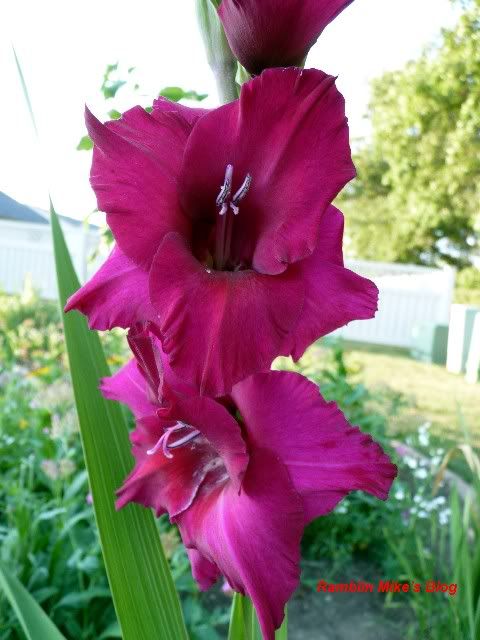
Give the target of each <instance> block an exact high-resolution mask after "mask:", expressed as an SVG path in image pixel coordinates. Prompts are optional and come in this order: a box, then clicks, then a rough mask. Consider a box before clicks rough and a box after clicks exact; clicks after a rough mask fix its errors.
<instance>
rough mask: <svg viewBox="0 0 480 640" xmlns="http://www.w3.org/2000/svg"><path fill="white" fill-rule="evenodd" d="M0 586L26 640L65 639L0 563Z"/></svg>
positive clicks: (19, 583)
mask: <svg viewBox="0 0 480 640" xmlns="http://www.w3.org/2000/svg"><path fill="white" fill-rule="evenodd" d="M0 587H1V589H2V591H3V592H4V593H5V595H6V597H7V600H8V601H9V602H10V604H11V606H12V608H13V610H14V611H15V613H16V615H17V618H18V620H19V622H20V624H21V625H22V629H23V631H24V632H25V635H26V636H27V638H28V640H65V636H63V635H62V634H61V633H60V631H59V630H58V629H57V627H56V626H55V625H54V624H53V622H52V621H51V620H50V618H49V617H48V616H47V614H46V613H45V611H44V610H43V609H42V608H41V607H40V605H39V604H38V603H37V602H36V600H35V599H34V598H33V597H32V596H31V595H30V594H29V593H28V591H27V590H26V589H25V587H24V586H23V585H22V584H21V582H19V580H17V578H15V576H13V575H11V574H10V573H9V572H8V571H7V570H6V569H5V568H4V567H3V566H1V565H0Z"/></svg>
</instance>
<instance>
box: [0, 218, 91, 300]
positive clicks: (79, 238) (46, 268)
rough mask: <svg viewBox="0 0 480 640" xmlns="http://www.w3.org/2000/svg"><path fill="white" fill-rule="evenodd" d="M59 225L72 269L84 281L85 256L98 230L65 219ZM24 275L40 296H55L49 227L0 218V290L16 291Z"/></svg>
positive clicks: (55, 285)
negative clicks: (69, 255)
mask: <svg viewBox="0 0 480 640" xmlns="http://www.w3.org/2000/svg"><path fill="white" fill-rule="evenodd" d="M62 228H63V232H64V234H65V239H66V241H67V244H68V248H69V250H70V253H71V256H72V260H73V263H74V265H75V270H76V271H77V274H78V276H79V278H80V280H81V281H84V280H85V279H86V277H87V275H88V273H90V272H91V268H90V267H89V266H88V265H87V257H88V256H89V255H90V254H91V252H92V250H93V248H94V247H95V246H96V244H97V243H98V233H97V232H95V231H87V230H86V229H85V228H84V227H83V225H74V224H71V223H69V222H68V221H62ZM27 277H29V278H30V279H31V281H32V284H33V286H34V287H35V289H36V290H38V291H39V293H40V294H41V296H42V297H44V298H50V299H54V298H56V297H57V284H56V275H55V263H54V257H53V246H52V239H51V231H50V226H49V225H46V224H45V225H44V224H33V223H18V222H13V221H9V220H0V290H2V291H6V292H7V293H19V292H20V291H22V289H23V287H24V283H25V279H26V278H27Z"/></svg>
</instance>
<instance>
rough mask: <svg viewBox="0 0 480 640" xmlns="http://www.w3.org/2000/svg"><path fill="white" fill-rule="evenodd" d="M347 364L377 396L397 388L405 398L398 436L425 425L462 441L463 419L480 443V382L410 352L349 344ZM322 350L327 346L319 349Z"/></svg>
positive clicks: (397, 425)
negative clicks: (380, 392) (427, 361)
mask: <svg viewBox="0 0 480 640" xmlns="http://www.w3.org/2000/svg"><path fill="white" fill-rule="evenodd" d="M344 347H345V350H346V354H345V355H346V362H347V365H349V367H351V368H352V369H354V371H355V372H356V373H357V374H358V378H359V379H361V381H362V382H364V383H365V385H366V386H367V388H369V389H370V390H371V391H372V392H375V391H376V390H393V391H395V392H400V393H402V394H404V396H405V398H406V400H407V401H408V406H407V407H406V409H405V410H404V411H402V412H401V413H400V415H399V416H398V417H396V418H394V419H392V421H391V424H390V428H391V429H392V431H393V432H406V431H412V430H416V429H417V428H418V426H419V425H420V424H422V423H424V422H425V421H429V422H431V423H432V431H433V432H434V433H437V434H438V435H441V436H446V437H448V438H453V439H458V438H459V437H463V433H460V432H459V430H460V429H461V426H460V425H461V423H462V420H460V419H459V415H460V414H461V416H462V417H463V419H464V421H465V423H466V424H467V425H468V427H469V430H470V432H471V435H472V438H473V439H474V441H475V443H476V444H480V384H477V385H471V384H468V383H467V382H465V379H464V378H463V376H459V375H455V374H452V373H449V372H448V371H447V370H446V369H445V367H442V366H439V365H434V364H427V363H424V362H418V361H417V360H414V359H413V358H411V357H410V356H409V354H408V352H406V351H404V350H401V349H388V348H382V347H376V346H366V345H359V344H355V343H348V342H346V343H344ZM316 348H317V349H322V347H316Z"/></svg>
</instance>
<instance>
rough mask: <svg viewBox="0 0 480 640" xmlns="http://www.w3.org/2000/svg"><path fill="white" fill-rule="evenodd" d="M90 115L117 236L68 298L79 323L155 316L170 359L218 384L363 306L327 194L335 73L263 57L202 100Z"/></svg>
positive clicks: (335, 123)
mask: <svg viewBox="0 0 480 640" xmlns="http://www.w3.org/2000/svg"><path fill="white" fill-rule="evenodd" d="M87 125H88V130H89V133H90V135H91V137H92V139H93V141H94V143H95V148H94V156H93V165H92V173H91V183H92V186H93V188H94V190H95V192H96V194H97V199H98V206H99V209H101V210H103V211H106V212H107V222H108V224H109V226H110V227H111V229H112V231H113V234H114V236H115V239H116V241H117V247H116V248H115V250H114V251H113V253H112V254H111V256H110V258H109V259H108V260H107V262H106V263H105V264H104V265H103V267H102V268H101V269H100V270H99V272H98V273H97V274H96V275H95V276H94V277H93V278H92V280H91V281H90V282H88V283H87V284H86V285H85V286H84V287H83V288H82V289H80V291H78V292H77V293H76V294H75V295H74V296H73V297H72V298H71V299H70V300H69V302H68V304H67V307H66V309H67V310H69V309H78V310H80V311H82V312H83V313H85V314H86V315H87V316H88V317H89V321H90V326H91V327H92V328H96V329H108V328H111V327H112V326H121V327H132V326H133V325H134V324H135V323H137V322H145V321H151V322H153V323H154V324H155V325H156V327H157V330H158V334H159V335H160V337H161V339H162V343H163V348H164V350H165V353H166V354H167V356H168V360H169V364H170V366H171V367H172V369H173V371H174V372H175V374H176V375H177V376H178V377H179V378H181V379H183V380H188V381H189V382H191V383H192V384H193V385H194V386H195V387H196V389H198V390H199V391H200V393H201V394H205V395H209V396H214V397H217V396H221V395H223V394H225V393H228V392H229V391H230V390H231V388H232V386H233V385H234V384H235V383H237V382H239V381H240V380H243V379H244V378H246V377H248V376H249V375H251V374H253V373H256V372H259V371H264V370H266V369H268V368H269V367H270V365H271V362H272V361H273V359H274V358H275V357H277V356H278V355H280V354H283V355H287V354H290V353H292V354H293V355H294V356H295V357H299V356H300V355H301V354H302V353H303V351H304V350H305V348H306V347H307V346H308V345H309V344H310V343H311V342H312V341H313V340H315V339H317V338H319V337H321V336H322V335H325V334H326V333H328V332H330V331H333V330H334V329H336V328H338V327H340V326H343V325H344V324H346V323H347V322H349V321H351V320H355V319H362V318H370V317H372V316H373V315H374V314H375V311H376V306H377V305H376V302H377V289H376V287H375V285H374V284H373V283H372V282H370V281H369V280H366V279H364V278H361V277H359V276H357V275H355V274H354V273H352V272H351V271H348V270H347V269H345V268H344V266H343V260H342V251H341V243H342V232H343V217H342V215H341V214H340V212H338V211H337V210H336V209H335V208H334V207H332V206H330V202H331V201H332V199H333V198H334V197H335V196H336V195H337V193H338V192H339V190H340V189H341V188H342V187H343V186H344V185H345V184H346V183H347V182H348V181H349V180H350V179H351V178H352V177H353V176H354V167H353V164H352V161H351V155H350V149H349V143H348V128H347V123H346V118H345V112H344V101H343V98H342V97H341V95H340V94H339V92H338V91H337V89H336V88H335V84H334V79H333V78H332V77H330V76H328V75H326V74H324V73H322V72H321V71H316V70H308V71H301V70H299V69H284V70H278V69H277V70H269V71H266V72H264V73H263V74H262V75H261V76H259V77H258V78H255V79H254V80H252V81H250V82H249V83H247V84H245V85H243V87H242V94H241V97H240V99H239V100H237V101H235V102H233V103H230V104H227V105H225V106H223V107H220V108H219V109H215V110H212V111H210V112H205V111H204V110H195V109H188V108H187V107H181V106H178V105H174V104H172V103H169V102H168V101H165V100H160V101H157V103H156V105H155V108H154V110H153V112H152V114H148V113H146V112H145V111H144V110H143V109H141V108H140V107H138V108H135V109H132V110H130V111H128V112H126V113H125V114H124V115H123V117H122V118H121V119H120V120H116V121H114V122H109V123H107V124H106V125H102V124H101V123H100V122H99V121H98V120H96V119H95V118H94V117H93V116H92V115H91V114H90V113H89V112H87Z"/></svg>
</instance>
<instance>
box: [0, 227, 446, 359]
mask: <svg viewBox="0 0 480 640" xmlns="http://www.w3.org/2000/svg"><path fill="white" fill-rule="evenodd" d="M63 227H64V232H65V236H66V239H67V243H68V245H69V248H70V251H71V254H72V258H73V262H74V264H75V268H76V270H77V273H78V274H79V277H80V279H81V280H82V281H85V279H86V278H87V277H88V276H89V275H90V274H91V273H92V272H93V271H94V270H95V269H96V268H97V267H98V263H97V264H94V265H92V264H91V263H89V261H88V256H89V255H90V254H91V252H92V250H93V248H94V247H95V245H96V243H97V242H98V231H97V232H92V231H87V230H85V228H84V227H81V226H76V227H74V226H71V225H68V224H64V225H63ZM346 266H347V267H348V268H349V269H352V270H353V271H356V272H357V273H359V274H361V275H363V276H366V277H368V278H370V279H371V280H373V281H374V282H375V283H376V284H377V286H378V288H379V290H380V302H379V310H378V312H377V315H376V317H375V318H374V319H372V320H362V321H356V322H351V323H350V324H349V325H347V326H346V327H343V328H342V329H340V330H339V331H337V332H335V333H336V335H339V336H342V337H344V338H346V339H348V340H354V341H359V342H366V343H370V344H382V345H390V346H397V347H410V346H411V344H412V331H413V329H414V327H417V326H419V325H425V324H427V325H436V324H447V325H448V321H449V312H450V305H451V302H452V296H453V289H454V284H455V272H454V271H453V270H451V269H444V270H442V269H429V268H425V267H418V266H414V265H399V264H386V263H378V262H365V261H347V263H346ZM27 276H28V277H29V278H30V279H31V282H32V284H33V285H34V287H35V288H36V289H37V290H38V291H39V292H40V293H41V295H42V296H43V297H45V298H50V299H53V298H55V297H56V280H55V268H54V261H53V250H52V243H51V238H50V230H49V228H48V226H47V225H28V227H27V226H24V227H23V229H22V231H21V232H19V229H18V225H16V224H14V223H8V222H7V221H3V220H2V222H1V224H0V289H2V290H4V291H7V292H8V293H16V292H20V291H21V290H22V289H23V286H24V282H25V279H26V277H27Z"/></svg>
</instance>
